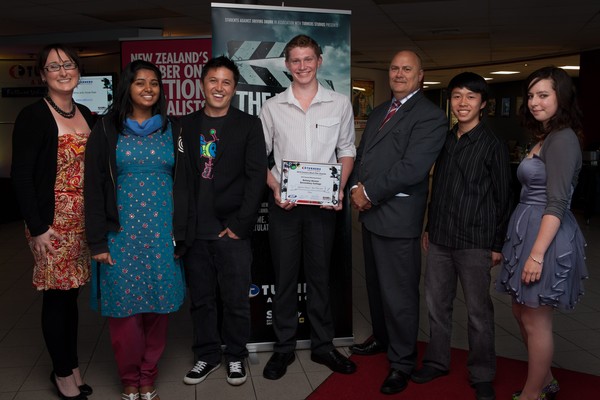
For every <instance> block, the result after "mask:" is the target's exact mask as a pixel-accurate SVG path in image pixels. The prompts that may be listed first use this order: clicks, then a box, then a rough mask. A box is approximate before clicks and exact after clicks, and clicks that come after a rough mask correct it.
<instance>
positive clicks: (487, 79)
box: [483, 76, 494, 81]
mask: <svg viewBox="0 0 600 400" xmlns="http://www.w3.org/2000/svg"><path fill="white" fill-rule="evenodd" d="M483 79H485V80H486V81H493V80H494V78H489V77H485V76H484V77H483Z"/></svg>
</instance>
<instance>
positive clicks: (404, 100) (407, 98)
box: [400, 89, 420, 105]
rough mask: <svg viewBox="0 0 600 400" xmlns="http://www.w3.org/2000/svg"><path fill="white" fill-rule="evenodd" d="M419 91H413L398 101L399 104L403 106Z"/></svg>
mask: <svg viewBox="0 0 600 400" xmlns="http://www.w3.org/2000/svg"><path fill="white" fill-rule="evenodd" d="M419 90H420V89H417V90H415V91H414V92H412V93H410V94H409V95H408V96H406V97H404V98H402V99H400V104H402V105H404V103H406V102H407V101H408V100H409V99H410V98H411V97H413V96H414V95H415V94H416V93H417V92H418V91H419Z"/></svg>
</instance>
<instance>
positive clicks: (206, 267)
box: [186, 237, 252, 365]
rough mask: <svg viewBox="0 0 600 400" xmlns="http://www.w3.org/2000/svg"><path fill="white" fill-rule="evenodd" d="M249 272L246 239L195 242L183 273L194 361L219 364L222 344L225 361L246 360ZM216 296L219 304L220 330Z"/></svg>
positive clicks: (225, 238) (187, 256) (250, 254)
mask: <svg viewBox="0 0 600 400" xmlns="http://www.w3.org/2000/svg"><path fill="white" fill-rule="evenodd" d="M251 267H252V246H251V241H250V239H231V238H229V237H223V238H221V239H218V240H200V239H197V240H195V241H194V244H193V245H192V247H191V248H190V249H189V250H188V253H187V254H186V272H187V281H188V286H189V293H190V301H191V307H190V313H191V316H192V324H193V330H194V343H193V345H192V350H193V352H194V357H195V359H196V361H198V360H202V361H205V362H207V363H209V364H212V365H217V364H219V363H220V362H221V344H224V345H225V348H224V350H223V353H224V356H225V359H226V360H227V362H229V361H238V360H242V359H244V358H246V357H247V356H248V350H247V348H246V344H247V343H248V340H249V339H250V329H251V328H250V323H251V322H250V321H251V317H250V301H249V298H248V293H249V290H250V283H251V273H252V272H251ZM217 297H220V301H221V302H222V304H223V320H222V324H221V327H219V322H218V311H217V301H219V299H218V298H217Z"/></svg>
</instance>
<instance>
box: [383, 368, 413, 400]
mask: <svg viewBox="0 0 600 400" xmlns="http://www.w3.org/2000/svg"><path fill="white" fill-rule="evenodd" d="M407 386H408V374H405V373H404V372H402V371H400V370H399V369H393V368H392V369H390V373H389V374H388V376H387V378H385V381H383V384H382V385H381V389H380V391H381V393H383V394H395V393H400V392H401V391H403V390H404V389H406V387H407Z"/></svg>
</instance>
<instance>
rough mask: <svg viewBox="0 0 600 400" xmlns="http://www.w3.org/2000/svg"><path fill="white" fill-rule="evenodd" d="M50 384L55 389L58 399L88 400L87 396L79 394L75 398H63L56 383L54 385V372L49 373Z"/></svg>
mask: <svg viewBox="0 0 600 400" xmlns="http://www.w3.org/2000/svg"><path fill="white" fill-rule="evenodd" d="M50 382H52V384H53V385H54V387H55V388H56V393H57V394H58V397H60V398H61V399H62V400H88V398H87V396H86V395H84V394H83V393H81V392H80V393H79V394H78V395H77V396H65V395H64V394H62V392H61V391H60V389H59V388H58V383H56V374H54V371H52V372H51V373H50ZM90 389H91V388H90Z"/></svg>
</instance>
